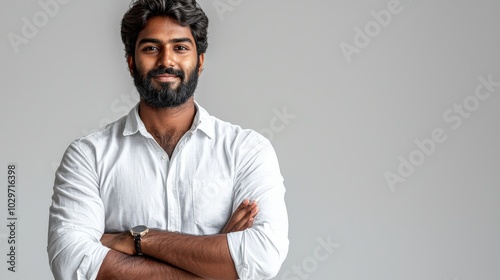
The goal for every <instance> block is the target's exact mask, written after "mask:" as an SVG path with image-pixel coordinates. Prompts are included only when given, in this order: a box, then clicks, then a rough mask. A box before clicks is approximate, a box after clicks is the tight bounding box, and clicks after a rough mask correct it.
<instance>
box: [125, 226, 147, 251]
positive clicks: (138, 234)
mask: <svg viewBox="0 0 500 280" xmlns="http://www.w3.org/2000/svg"><path fill="white" fill-rule="evenodd" d="M148 233H149V228H147V227H146V226H142V225H141V226H135V227H133V228H131V229H130V234H131V235H132V238H133V240H134V255H138V256H142V255H143V252H142V240H143V238H144V237H145V236H146V235H147V234H148Z"/></svg>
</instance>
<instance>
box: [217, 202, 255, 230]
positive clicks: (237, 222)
mask: <svg viewBox="0 0 500 280" xmlns="http://www.w3.org/2000/svg"><path fill="white" fill-rule="evenodd" d="M258 212H259V208H258V207H257V202H256V201H253V202H250V200H248V199H245V200H244V201H243V202H242V203H241V204H240V206H238V208H237V209H236V210H235V211H234V213H233V215H232V216H231V218H230V219H229V221H228V222H227V224H226V226H224V228H223V229H222V231H221V233H230V232H236V231H242V230H245V229H247V228H250V227H252V225H253V222H254V220H255V216H257V213H258Z"/></svg>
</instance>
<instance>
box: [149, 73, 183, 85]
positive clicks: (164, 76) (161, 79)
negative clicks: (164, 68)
mask: <svg viewBox="0 0 500 280" xmlns="http://www.w3.org/2000/svg"><path fill="white" fill-rule="evenodd" d="M153 78H154V79H156V80H157V81H159V82H163V83H167V82H173V81H175V80H176V79H178V78H179V77H178V76H177V75H172V74H161V75H156V76H154V77H153Z"/></svg>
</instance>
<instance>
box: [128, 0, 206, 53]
mask: <svg viewBox="0 0 500 280" xmlns="http://www.w3.org/2000/svg"><path fill="white" fill-rule="evenodd" d="M154 16H164V17H170V18H172V19H174V20H175V21H177V22H178V23H179V24H180V25H182V26H189V27H190V28H191V33H192V34H193V37H194V40H195V41H196V50H197V52H198V55H200V54H202V53H205V52H206V50H207V47H208V42H207V41H208V30H207V29H208V17H207V16H206V15H205V12H203V10H202V9H201V7H200V5H198V3H196V1H195V0H134V1H133V2H132V3H131V4H130V8H129V10H128V11H127V13H125V15H124V16H123V19H122V25H121V36H122V42H123V44H124V45H125V56H126V57H128V56H131V57H133V56H134V53H135V43H136V41H137V38H138V36H139V32H141V30H142V29H143V28H144V27H145V26H146V24H147V22H148V20H149V19H150V18H151V17H154Z"/></svg>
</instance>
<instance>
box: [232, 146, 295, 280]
mask: <svg viewBox="0 0 500 280" xmlns="http://www.w3.org/2000/svg"><path fill="white" fill-rule="evenodd" d="M259 147H260V148H259ZM244 152H245V158H244V159H243V160H242V161H241V165H240V168H239V174H238V180H237V181H236V182H237V184H236V186H235V204H234V206H233V207H237V206H238V205H239V204H240V203H241V202H242V201H243V200H244V199H247V198H248V199H250V200H256V201H257V203H258V207H259V213H258V215H257V216H256V218H255V221H254V224H253V226H252V228H249V229H247V230H244V231H240V232H232V233H229V234H228V235H227V239H228V246H229V251H230V253H231V257H232V258H233V261H234V263H235V268H236V271H237V273H238V276H239V277H240V279H243V280H247V279H248V280H250V279H252V280H254V279H271V278H273V277H275V276H276V275H277V274H278V272H279V269H280V268H281V265H282V263H283V261H284V260H285V258H286V255H287V253H288V246H289V240H288V216H287V211H286V205H285V199H284V195H285V187H284V185H283V177H282V176H281V173H280V170H279V164H278V160H277V157H276V154H275V152H274V149H273V148H272V146H271V144H270V143H269V141H267V139H264V140H261V142H260V144H259V145H257V146H254V147H252V149H251V150H250V151H244Z"/></svg>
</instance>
